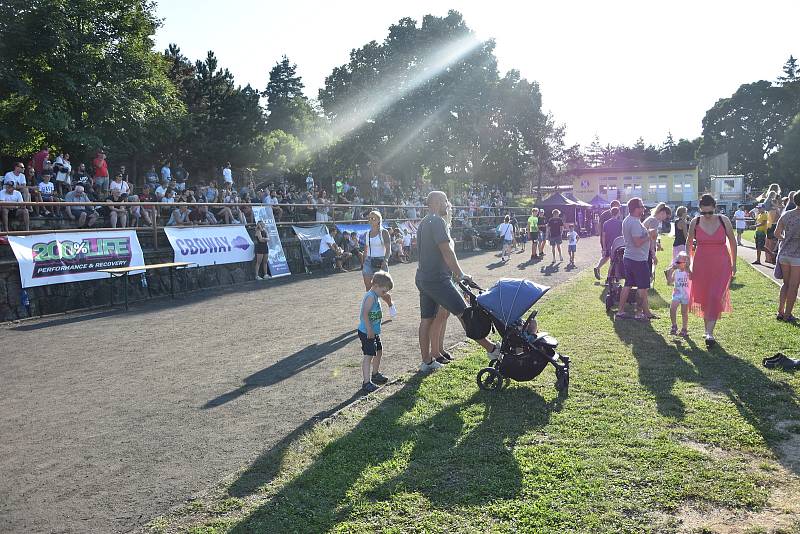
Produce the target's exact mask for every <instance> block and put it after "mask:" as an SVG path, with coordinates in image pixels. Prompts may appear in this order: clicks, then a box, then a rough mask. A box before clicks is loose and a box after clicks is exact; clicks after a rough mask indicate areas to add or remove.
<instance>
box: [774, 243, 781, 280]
mask: <svg viewBox="0 0 800 534" xmlns="http://www.w3.org/2000/svg"><path fill="white" fill-rule="evenodd" d="M780 250H781V249H780V247H778V251H777V253H776V254H775V270H774V271H772V276H774V277H775V278H776V279H778V280H783V268H782V267H781V264H780V263H779V262H778V254H779V253H780Z"/></svg>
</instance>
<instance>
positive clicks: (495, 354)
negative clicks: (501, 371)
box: [487, 343, 500, 360]
mask: <svg viewBox="0 0 800 534" xmlns="http://www.w3.org/2000/svg"><path fill="white" fill-rule="evenodd" d="M487 354H488V356H489V360H499V359H500V345H499V344H498V343H495V344H494V348H493V349H492V350H490V351H489V352H487Z"/></svg>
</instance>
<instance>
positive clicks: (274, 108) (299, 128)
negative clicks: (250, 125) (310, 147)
mask: <svg viewBox="0 0 800 534" xmlns="http://www.w3.org/2000/svg"><path fill="white" fill-rule="evenodd" d="M303 87H304V85H303V81H302V78H301V77H300V76H298V75H297V65H296V64H293V63H291V62H289V58H288V57H286V56H283V58H282V59H281V60H280V61H279V62H277V63H276V64H275V66H274V67H272V70H270V72H269V83H268V84H267V89H266V90H265V91H264V93H263V96H265V97H267V111H268V112H269V117H267V129H268V130H270V131H271V130H283V131H284V132H287V133H290V134H292V135H295V136H297V137H302V136H304V134H306V133H307V131H306V130H307V129H308V128H309V127H310V125H309V121H311V120H312V119H313V115H314V113H313V110H312V108H311V105H310V104H309V102H308V99H307V98H306V97H305V95H303Z"/></svg>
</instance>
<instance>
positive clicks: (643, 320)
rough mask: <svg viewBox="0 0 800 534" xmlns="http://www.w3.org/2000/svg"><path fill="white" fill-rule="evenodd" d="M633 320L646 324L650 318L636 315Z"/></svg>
mask: <svg viewBox="0 0 800 534" xmlns="http://www.w3.org/2000/svg"><path fill="white" fill-rule="evenodd" d="M634 319H636V320H637V321H641V322H643V323H646V322H649V321H650V317H648V316H647V315H642V314H639V315H637V316H636V317H634Z"/></svg>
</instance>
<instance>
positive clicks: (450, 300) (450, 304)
mask: <svg viewBox="0 0 800 534" xmlns="http://www.w3.org/2000/svg"><path fill="white" fill-rule="evenodd" d="M416 283H417V289H419V314H420V316H421V317H422V318H423V319H433V318H434V317H436V313H437V312H438V311H439V306H441V307H442V308H444V309H445V310H447V311H449V312H450V313H452V314H453V315H455V316H456V317H460V316H461V314H462V313H464V310H466V309H467V303H466V302H464V297H462V296H461V293H460V292H459V291H458V289H457V288H456V286H455V284H453V281H452V280H441V281H437V282H428V281H422V280H417V281H416Z"/></svg>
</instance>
